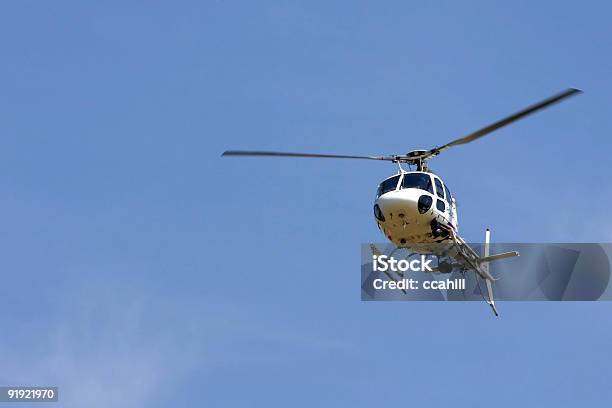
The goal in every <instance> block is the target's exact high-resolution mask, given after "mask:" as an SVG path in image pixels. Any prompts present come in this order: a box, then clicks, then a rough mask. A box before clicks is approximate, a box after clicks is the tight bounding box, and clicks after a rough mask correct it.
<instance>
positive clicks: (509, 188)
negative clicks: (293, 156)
mask: <svg viewBox="0 0 612 408" xmlns="http://www.w3.org/2000/svg"><path fill="white" fill-rule="evenodd" d="M422 3H423V2H402V1H389V2H384V3H381V2H373V1H372V2H363V1H350V2H349V1H346V2H345V1H338V2H322V1H319V2H313V1H310V2H297V1H282V2H281V1H279V2H275V1H258V2H246V1H245V2H239V1H203V2H202V1H198V2H195V1H194V2H147V3H146V4H144V3H140V2H126V1H122V2H102V3H100V2H98V3H94V2H33V1H5V2H2V4H1V5H0V51H1V53H2V54H1V55H2V61H3V63H2V64H0V81H1V82H0V85H1V89H2V97H0V111H1V112H2V115H1V116H2V120H1V124H2V125H1V127H2V137H0V208H1V210H2V211H1V212H0V225H2V231H3V233H2V234H0V244H1V245H0V247H1V248H2V256H1V257H0V266H1V269H2V271H3V277H4V279H3V284H2V285H0V300H1V302H2V307H1V308H0V321H2V323H3V328H4V330H2V335H1V336H0V362H1V365H2V370H0V383H1V384H3V385H18V384H31V385H35V384H49V385H57V386H59V388H60V400H61V401H60V403H58V404H57V406H62V407H82V406H88V407H109V406H114V407H121V406H126V407H127V406H129V407H139V406H142V407H144V406H146V407H165V406H194V405H202V406H223V407H248V406H271V407H277V406H278V407H284V406H294V407H311V406H338V407H344V406H353V407H359V406H364V407H365V406H372V405H374V404H376V405H381V404H382V405H385V406H387V405H395V404H404V405H405V404H409V405H412V404H417V405H424V406H433V407H437V406H440V407H443V406H448V405H450V404H451V403H452V404H455V405H459V406H463V405H474V406H478V405H484V404H485V403H487V404H488V403H493V404H495V405H496V406H498V407H514V406H517V405H521V406H525V407H540V406H555V405H556V406H570V405H577V404H586V405H604V404H605V403H609V400H610V397H609V395H607V394H606V393H605V392H604V390H605V389H606V386H607V385H608V380H607V378H609V377H610V375H611V374H612V373H611V371H610V367H609V364H606V363H607V361H608V359H609V355H610V352H609V344H610V341H611V340H612V330H611V329H610V327H611V325H610V320H611V318H610V313H609V310H610V304H609V303H603V302H602V303H544V302H540V303H507V302H506V303H502V304H500V305H499V309H500V312H501V314H502V317H501V318H499V319H493V318H492V317H491V314H490V311H489V309H488V308H487V307H486V306H485V305H483V304H480V303H477V302H471V303H465V304H460V303H452V304H451V303H448V304H445V303H438V304H433V303H407V302H402V303H374V302H367V303H366V302H364V303H362V302H360V300H359V298H360V297H359V284H360V282H359V275H360V269H359V266H360V256H359V250H360V244H361V243H362V242H371V241H381V240H382V239H383V237H382V235H381V234H380V233H379V231H378V229H377V227H376V224H375V222H374V218H373V214H372V201H373V198H374V194H375V190H376V186H377V184H378V182H379V181H380V180H382V179H383V178H385V177H387V176H388V175H390V174H392V173H393V172H394V171H395V168H394V167H393V166H392V165H387V164H383V163H377V162H359V161H355V162H352V161H332V160H286V159H259V160H258V159H244V160H232V159H226V158H223V159H222V158H221V157H220V153H221V152H222V151H224V150H226V149H278V150H288V151H313V152H337V153H346V154H393V153H404V152H407V151H409V150H412V149H415V148H429V147H432V146H435V145H439V144H442V143H445V142H447V141H450V140H452V139H454V138H456V137H459V136H462V135H464V134H466V133H468V132H470V131H472V130H475V129H477V128H479V127H481V126H483V125H486V124H488V123H490V122H491V121H493V120H496V119H498V118H500V117H502V116H504V115H506V114H509V113H512V112H514V111H516V110H518V109H520V108H523V107H524V106H526V105H528V104H530V103H532V102H535V101H538V100H540V99H543V98H545V97H547V96H549V95H551V94H554V93H556V92H558V91H560V90H562V89H564V88H567V87H570V86H572V87H577V88H581V89H583V90H584V91H585V93H584V94H583V95H581V96H579V97H576V98H573V99H571V100H569V101H567V102H564V103H562V104H560V105H557V106H554V107H553V108H551V109H549V110H547V111H544V112H542V113H540V114H538V115H536V116H532V117H529V118H527V119H525V120H524V121H522V122H520V123H517V124H515V125H513V126H511V127H509V128H506V129H503V130H501V131H499V132H497V133H495V134H494V135H492V136H490V137H488V138H485V139H483V140H480V141H478V142H475V143H473V144H471V145H470V146H469V147H467V146H461V147H457V148H454V149H452V150H449V151H448V152H446V153H445V154H444V155H442V156H440V157H439V158H438V159H436V160H435V161H434V162H433V163H432V166H433V168H434V169H435V170H436V171H437V172H438V173H439V174H441V175H442V176H443V178H444V180H445V181H446V182H447V183H448V184H449V186H450V188H451V190H452V191H453V193H454V194H455V195H456V197H457V201H458V202H459V221H460V227H461V232H462V235H463V236H465V237H466V239H468V240H474V241H475V240H479V239H481V238H482V236H483V234H484V229H485V228H486V227H487V226H490V227H491V228H492V230H493V236H492V238H493V240H495V241H498V242H599V241H604V242H609V241H612V233H611V226H612V225H611V222H610V217H609V210H608V207H609V203H610V200H611V199H612V191H611V189H610V187H609V183H608V179H607V177H606V176H607V175H608V174H609V172H610V161H609V159H608V157H607V156H608V152H609V151H610V148H611V147H612V146H611V142H610V137H609V135H610V133H611V131H612V124H611V122H610V115H609V112H608V111H609V107H610V106H612V81H611V79H610V73H611V72H612V57H611V56H612V53H611V52H610V51H611V50H612V28H611V26H610V24H609V16H610V15H611V13H612V7H611V6H610V5H609V3H608V2H604V1H601V2H581V3H580V4H578V3H575V4H574V5H570V4H569V3H567V4H565V3H564V2H561V3H560V2H553V1H546V2H527V1H520V2H513V3H512V4H509V3H507V2H506V3H502V2H488V1H479V2H468V3H465V2H464V3H461V4H459V3H458V2H428V3H426V4H422Z"/></svg>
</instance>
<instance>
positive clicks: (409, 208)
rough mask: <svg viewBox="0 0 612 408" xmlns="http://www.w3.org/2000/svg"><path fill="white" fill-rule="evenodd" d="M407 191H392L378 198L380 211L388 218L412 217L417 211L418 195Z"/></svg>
mask: <svg viewBox="0 0 612 408" xmlns="http://www.w3.org/2000/svg"><path fill="white" fill-rule="evenodd" d="M406 193H407V192H406V191H392V192H389V193H386V194H383V195H382V196H380V197H379V198H378V201H377V204H378V207H379V208H380V211H381V212H382V214H383V215H384V217H385V218H387V219H396V218H404V217H409V216H410V217H411V216H414V214H415V213H416V212H417V202H418V197H413V194H406Z"/></svg>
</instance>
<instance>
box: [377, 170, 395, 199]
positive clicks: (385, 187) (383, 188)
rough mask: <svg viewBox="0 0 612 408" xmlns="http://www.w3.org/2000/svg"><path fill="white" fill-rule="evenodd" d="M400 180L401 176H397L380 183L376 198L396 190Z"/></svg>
mask: <svg viewBox="0 0 612 408" xmlns="http://www.w3.org/2000/svg"><path fill="white" fill-rule="evenodd" d="M399 178H400V176H399V174H398V175H397V176H394V177H391V178H389V179H387V180H385V181H383V182H382V183H380V186H378V191H377V192H376V198H378V197H380V196H381V195H383V194H385V193H388V192H389V191H393V190H395V189H396V188H397V182H398V181H399Z"/></svg>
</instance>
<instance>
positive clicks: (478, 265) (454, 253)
mask: <svg viewBox="0 0 612 408" xmlns="http://www.w3.org/2000/svg"><path fill="white" fill-rule="evenodd" d="M580 93H582V91H581V90H579V89H575V88H568V89H566V90H564V91H563V92H560V93H558V94H555V95H553V96H551V97H549V98H547V99H544V100H543V101H540V102H538V103H535V104H533V105H530V106H528V107H527V108H525V109H523V110H521V111H519V112H516V113H514V114H512V115H510V116H507V117H505V118H503V119H501V120H498V121H497V122H494V123H492V124H490V125H488V126H486V127H483V128H481V129H479V130H477V131H475V132H472V133H470V134H468V135H466V136H463V137H460V138H458V139H455V140H453V141H451V142H449V143H446V144H444V145H441V146H438V147H434V148H432V149H429V150H412V151H410V152H408V153H406V154H400V155H388V156H355V155H339V154H321V153H294V152H278V151H258V150H227V151H225V152H223V154H222V156H256V157H294V158H295V157H300V158H302V157H303V158H327V159H362V160H378V161H386V162H391V163H395V164H397V165H398V167H399V171H398V173H396V174H394V175H392V176H390V177H388V178H386V179H385V180H383V181H382V182H381V183H380V184H379V186H378V189H377V192H376V198H375V200H374V218H375V220H376V223H377V225H378V227H379V229H380V230H381V231H382V233H383V234H384V235H385V237H386V238H387V239H388V240H389V241H390V242H391V243H392V244H393V245H394V246H395V247H396V249H397V248H405V249H407V250H409V251H411V255H412V254H428V255H434V256H436V257H437V258H438V265H437V266H436V267H434V268H433V269H432V272H440V273H450V272H452V271H453V270H459V271H461V272H462V273H465V272H466V271H475V272H476V277H477V279H478V278H480V279H482V280H484V282H485V283H486V289H487V293H486V295H485V294H484V293H483V298H484V300H485V301H486V303H487V304H488V305H489V306H490V307H491V309H492V311H493V313H494V314H495V316H498V315H499V314H498V311H497V307H496V305H495V300H494V297H493V282H494V281H495V280H496V279H495V278H494V277H493V276H492V275H491V273H490V272H489V263H490V262H493V261H497V260H501V259H505V258H511V257H515V256H519V253H518V252H516V251H512V252H505V253H501V254H496V255H490V254H489V245H490V239H491V232H490V230H489V229H488V228H487V230H486V231H485V240H484V246H483V253H482V255H478V254H477V253H476V252H475V251H474V249H473V248H471V247H470V245H468V244H467V243H466V241H465V240H464V239H463V238H461V236H460V235H459V224H458V217H457V204H456V200H455V197H454V196H453V194H452V193H451V191H450V188H449V187H448V185H447V184H446V183H444V182H443V181H442V178H441V177H440V176H439V175H437V174H435V173H434V172H433V171H431V170H430V169H429V166H428V162H429V160H431V159H432V158H434V157H436V156H438V155H439V154H440V153H442V152H443V151H446V150H447V149H449V148H451V147H454V146H459V145H464V144H468V143H470V142H473V141H474V140H477V139H480V138H482V137H484V136H486V135H488V134H490V133H492V132H494V131H496V130H498V129H500V128H502V127H504V126H507V125H509V124H511V123H513V122H516V121H518V120H520V119H523V118H525V117H526V116H528V115H531V114H532V113H535V112H538V111H540V110H542V109H545V108H547V107H549V106H551V105H553V104H556V103H558V102H561V101H563V100H565V99H567V98H570V97H572V96H575V95H578V94H580ZM402 164H404V165H407V166H408V167H409V170H406V169H404V168H403V167H402ZM413 167H414V169H413ZM370 247H371V250H372V253H373V255H375V256H377V255H380V251H379V250H378V249H377V248H376V247H375V246H374V245H371V246H370ZM409 256H410V255H409ZM387 276H388V277H389V278H391V279H392V280H395V281H397V279H396V278H395V277H394V276H392V275H390V274H388V273H387Z"/></svg>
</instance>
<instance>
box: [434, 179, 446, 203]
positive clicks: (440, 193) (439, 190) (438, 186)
mask: <svg viewBox="0 0 612 408" xmlns="http://www.w3.org/2000/svg"><path fill="white" fill-rule="evenodd" d="M434 180H435V182H436V194H438V197H441V198H444V187H442V182H441V181H440V179H439V178H437V177H436V178H434Z"/></svg>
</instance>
